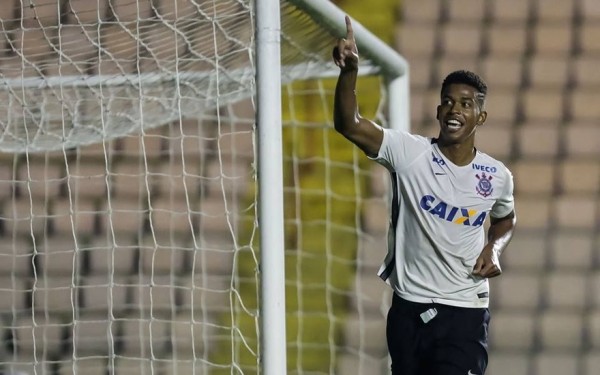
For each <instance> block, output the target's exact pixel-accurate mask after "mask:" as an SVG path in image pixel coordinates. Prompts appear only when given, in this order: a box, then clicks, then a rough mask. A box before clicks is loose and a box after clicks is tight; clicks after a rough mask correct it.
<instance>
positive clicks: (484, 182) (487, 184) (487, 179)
mask: <svg viewBox="0 0 600 375" xmlns="http://www.w3.org/2000/svg"><path fill="white" fill-rule="evenodd" d="M475 177H477V179H478V180H479V182H478V183H477V186H476V188H475V189H476V190H477V193H478V194H479V195H481V196H483V197H487V196H489V195H490V194H492V191H494V187H493V186H492V182H491V181H492V176H487V175H486V174H485V173H482V174H481V176H480V175H478V174H476V175H475Z"/></svg>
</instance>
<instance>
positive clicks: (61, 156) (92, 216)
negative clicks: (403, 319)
mask: <svg viewBox="0 0 600 375" xmlns="http://www.w3.org/2000/svg"><path fill="white" fill-rule="evenodd" d="M258 1H259V0H258ZM301 3H302V2H300V1H282V2H281V16H282V20H281V24H282V33H281V64H282V76H281V77H282V83H283V85H284V86H283V90H282V91H283V96H284V98H283V103H284V106H283V114H284V116H283V125H284V134H283V135H284V137H283V150H284V176H285V177H284V188H285V229H286V237H285V242H286V243H285V254H286V265H285V267H286V275H287V279H286V294H287V297H286V298H287V301H286V325H287V342H288V347H287V357H288V370H289V373H292V374H293V373H298V374H301V373H311V374H319V373H320V374H328V373H329V374H333V373H343V374H352V373H355V374H361V373H363V374H364V373H376V372H377V371H379V369H380V368H382V367H384V366H386V352H385V340H384V331H383V327H384V319H383V313H382V310H383V309H384V308H385V304H386V303H387V302H386V301H387V299H386V298H385V297H384V296H383V295H382V294H383V293H384V291H385V290H386V287H385V285H383V283H380V282H379V281H377V277H376V275H375V269H376V267H377V265H378V263H379V262H380V261H381V259H382V257H383V252H384V248H385V244H384V243H383V242H382V241H383V239H384V237H385V230H386V227H387V222H386V219H385V218H386V217H387V212H386V210H387V208H386V203H385V202H386V199H385V178H384V177H385V176H384V175H383V174H382V171H381V170H380V169H378V168H377V167H373V165H372V163H368V162H367V161H366V159H365V157H364V156H363V155H362V154H360V153H359V152H358V150H356V148H354V147H352V146H350V145H349V144H348V143H347V141H345V140H344V139H342V138H341V137H340V136H339V135H337V134H335V132H333V131H332V126H331V118H332V102H333V87H334V80H333V79H332V78H331V77H333V76H334V75H335V73H336V71H337V69H336V68H335V67H334V66H332V64H331V62H330V60H331V59H330V54H331V47H332V45H333V43H334V41H335V39H336V38H337V36H338V35H341V34H336V31H335V30H334V29H332V28H330V27H327V26H324V25H323V22H319V21H318V20H315V18H314V15H309V13H307V12H306V11H305V10H304V9H303V8H302V6H301ZM253 9H254V4H253V2H252V1H250V0H5V1H3V3H2V7H0V25H1V26H2V28H1V30H0V36H1V38H0V160H2V164H1V165H0V237H1V241H0V330H1V331H0V334H1V335H2V338H3V340H2V345H1V346H0V373H2V374H13V375H16V374H19V375H24V374H26V375H30V374H36V375H37V374H60V375H64V374H85V375H95V374H99V375H100V374H102V375H104V374H118V375H120V374H160V375H163V374H164V375H170V374H255V373H258V372H260V353H261V348H260V345H259V337H260V334H261V332H260V329H259V320H258V316H259V314H260V307H261V306H260V304H259V302H258V301H259V287H258V284H259V279H260V278H259V270H260V267H259V266H260V265H259V263H258V259H259V243H260V239H259V238H258V229H257V226H258V218H257V207H256V206H257V202H256V200H257V199H256V197H257V194H256V190H257V180H256V164H257V163H258V162H259V161H258V160H256V157H255V155H256V152H255V148H256V147H255V141H254V138H255V131H256V126H257V124H255V105H254V95H255V87H256V82H255V66H254V61H255V59H254V58H255V50H254V42H255V40H254V33H255V24H254V11H253ZM340 14H341V13H340ZM341 21H342V22H343V19H341ZM338 29H339V28H338ZM367 56H368V54H367ZM361 64H362V66H363V67H362V69H361V71H362V72H367V73H370V74H374V75H375V78H372V79H370V78H369V79H365V81H364V84H362V83H361V85H363V86H362V90H363V94H362V96H366V97H368V98H369V99H367V100H365V102H364V104H365V108H364V109H361V110H363V112H365V114H367V115H369V116H370V117H373V118H378V119H379V121H380V122H382V123H384V124H385V123H386V116H385V115H384V112H385V105H384V102H383V99H385V96H386V91H385V90H384V89H383V88H384V87H385V79H382V76H378V75H380V74H382V73H381V72H382V69H381V67H380V66H379V64H377V63H375V62H374V60H371V59H369V58H367V57H365V58H363V59H362V60H361ZM380 98H381V100H380ZM369 100H370V101H369ZM258 126H260V124H258ZM264 303H268V301H264ZM374 369H375V370H374Z"/></svg>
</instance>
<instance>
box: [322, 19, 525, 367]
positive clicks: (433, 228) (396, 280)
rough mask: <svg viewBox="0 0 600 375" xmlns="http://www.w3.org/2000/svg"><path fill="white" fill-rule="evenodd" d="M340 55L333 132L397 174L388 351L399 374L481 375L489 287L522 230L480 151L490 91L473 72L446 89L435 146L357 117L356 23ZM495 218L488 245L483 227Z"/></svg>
mask: <svg viewBox="0 0 600 375" xmlns="http://www.w3.org/2000/svg"><path fill="white" fill-rule="evenodd" d="M346 28H347V34H346V37H345V38H342V39H340V40H339V41H338V43H337V45H336V46H335V48H334V49H333V58H334V61H335V63H336V64H337V65H338V67H339V68H340V75H339V78H338V82H337V86H336V91H335V105H334V123H335V129H336V130H337V131H338V132H339V133H341V134H342V135H343V136H344V137H346V138H347V139H349V140H350V141H351V142H352V143H354V144H355V145H356V146H358V147H359V148H360V149H361V150H362V151H364V152H365V153H366V155H367V156H368V157H370V158H371V159H373V160H375V161H377V162H379V163H380V164H382V165H383V166H385V167H386V168H387V169H388V170H389V171H390V173H391V182H392V205H391V220H390V229H389V231H390V232H389V235H388V239H389V244H388V254H387V256H386V258H385V260H384V263H383V265H382V266H381V268H380V270H379V276H380V277H381V278H382V279H383V280H385V281H386V283H388V284H389V285H390V286H391V287H392V288H393V291H394V297H393V300H392V305H391V308H390V310H389V312H388V316H387V344H388V350H389V353H390V357H391V360H392V374H394V375H400V374H402V375H474V374H475V375H483V374H484V372H485V369H486V367H487V362H488V354H487V332H488V324H489V321H490V314H489V310H488V298H489V286H488V278H491V277H495V276H498V275H500V274H501V272H502V270H501V268H500V263H499V257H500V254H501V253H502V252H503V251H504V249H505V248H506V246H507V245H508V243H509V241H510V238H511V236H512V233H513V230H514V228H515V223H516V217H515V211H514V200H513V181H512V175H511V173H510V171H509V170H508V169H507V168H506V167H505V166H504V164H502V163H501V162H499V161H497V160H495V159H494V158H492V157H490V156H488V155H486V154H485V153H483V152H481V151H479V150H478V149H476V148H475V133H476V131H477V129H478V128H479V127H480V126H482V125H483V124H484V123H485V120H486V117H487V113H486V111H485V109H484V104H485V96H486V93H487V86H486V84H485V83H484V82H483V81H482V79H481V78H480V77H479V76H477V75H476V74H474V73H472V72H468V71H462V70H461V71H456V72H452V73H450V74H449V75H448V76H447V77H446V78H445V80H444V81H443V83H442V86H441V95H440V104H439V105H438V106H437V120H438V122H439V126H440V130H439V135H438V137H437V138H426V137H422V136H419V135H413V134H410V133H407V132H403V131H397V130H390V129H384V128H382V127H381V126H379V125H377V124H376V123H374V122H372V121H370V120H368V119H366V118H363V117H362V116H361V115H360V114H359V112H358V108H357V99H356V93H355V89H356V80H357V71H358V60H359V55H358V49H357V47H356V42H355V40H354V34H353V30H352V23H351V22H350V19H349V18H348V17H346ZM488 216H489V218H490V226H489V230H488V233H487V240H486V238H485V233H484V231H485V230H484V222H485V220H486V219H487V218H488Z"/></svg>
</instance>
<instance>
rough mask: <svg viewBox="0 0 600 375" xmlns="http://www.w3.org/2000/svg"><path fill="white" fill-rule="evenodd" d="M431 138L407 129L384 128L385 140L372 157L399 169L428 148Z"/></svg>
mask: <svg viewBox="0 0 600 375" xmlns="http://www.w3.org/2000/svg"><path fill="white" fill-rule="evenodd" d="M429 144H431V140H430V139H428V138H426V137H423V136H420V135H415V134H410V133H408V132H405V131H400V130H394V129H385V128H384V129H383V141H382V142H381V147H380V148H379V152H378V154H377V156H375V157H369V158H370V159H372V160H374V161H376V162H378V163H379V164H381V165H383V166H385V167H386V168H388V169H390V168H391V169H394V170H398V169H401V167H405V166H407V165H409V164H410V163H411V162H412V161H414V160H415V159H416V156H418V155H420V154H421V153H423V152H426V151H427V150H428V145H429Z"/></svg>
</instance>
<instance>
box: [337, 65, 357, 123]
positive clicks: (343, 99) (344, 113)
mask: <svg viewBox="0 0 600 375" xmlns="http://www.w3.org/2000/svg"><path fill="white" fill-rule="evenodd" d="M357 76H358V72H357V71H356V70H342V71H341V72H340V75H339V78H338V81H337V85H336V87H335V98H334V107H333V122H334V125H335V130H337V131H338V132H339V133H341V134H343V135H348V134H349V133H351V132H352V130H353V129H354V128H356V126H358V122H359V115H358V104H357V100H356V80H357Z"/></svg>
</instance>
